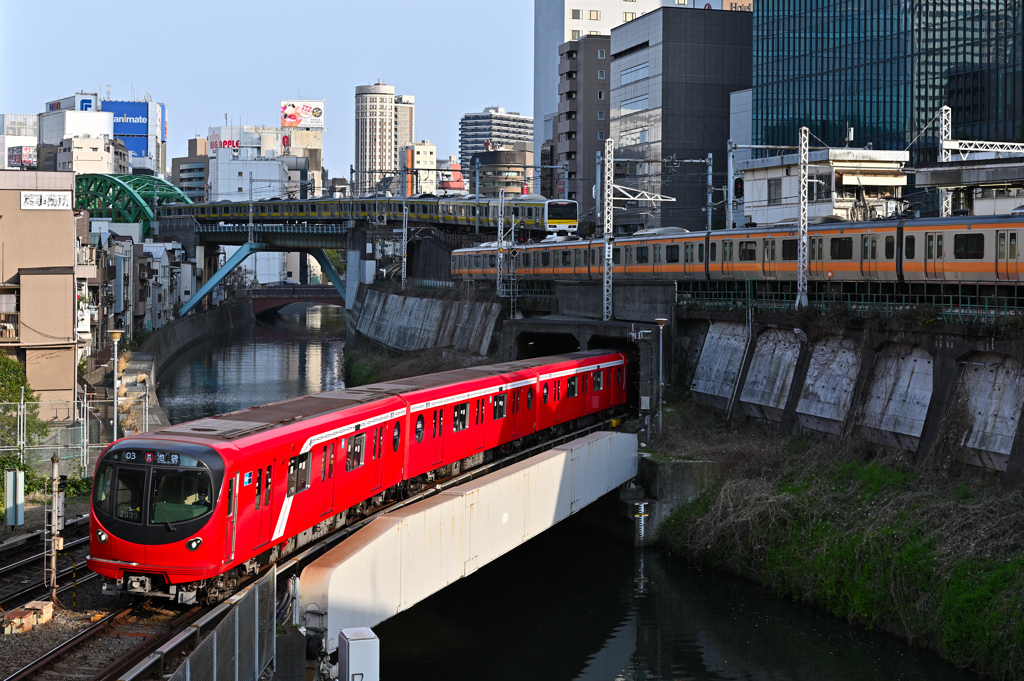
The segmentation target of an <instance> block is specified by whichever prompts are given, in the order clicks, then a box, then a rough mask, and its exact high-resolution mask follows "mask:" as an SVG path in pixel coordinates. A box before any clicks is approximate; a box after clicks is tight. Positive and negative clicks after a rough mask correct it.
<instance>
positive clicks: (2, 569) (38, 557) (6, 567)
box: [0, 537, 89, 575]
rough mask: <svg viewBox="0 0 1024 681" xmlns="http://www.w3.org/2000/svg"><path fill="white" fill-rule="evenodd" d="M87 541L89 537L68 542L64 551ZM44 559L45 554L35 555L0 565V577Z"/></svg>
mask: <svg viewBox="0 0 1024 681" xmlns="http://www.w3.org/2000/svg"><path fill="white" fill-rule="evenodd" d="M87 541H89V537H82V538H81V539H76V540H74V541H72V542H68V543H67V544H65V545H64V548H65V549H70V548H72V547H73V546H79V545H80V544H84V543H85V542H87ZM45 557H46V554H45V553H37V554H36V555H34V556H30V557H28V558H25V559H24V560H19V561H18V562H17V563H11V564H10V565H0V575H2V574H4V573H5V572H10V571H11V570H17V569H18V568H20V567H23V566H25V565H29V564H31V563H33V562H34V561H37V560H41V559H43V558H45Z"/></svg>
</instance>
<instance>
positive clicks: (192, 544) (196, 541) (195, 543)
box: [185, 537, 203, 551]
mask: <svg viewBox="0 0 1024 681" xmlns="http://www.w3.org/2000/svg"><path fill="white" fill-rule="evenodd" d="M202 543H203V540H202V539H200V538H199V537H193V538H192V539H189V540H188V541H187V542H185V548H186V549H188V550H189V551H195V550H196V549H198V548H199V546H200V545H201V544H202Z"/></svg>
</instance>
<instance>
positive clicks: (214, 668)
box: [170, 567, 277, 681]
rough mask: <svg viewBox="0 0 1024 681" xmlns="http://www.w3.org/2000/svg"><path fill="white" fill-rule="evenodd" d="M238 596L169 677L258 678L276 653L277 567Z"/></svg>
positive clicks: (209, 680) (188, 680) (192, 680)
mask: <svg viewBox="0 0 1024 681" xmlns="http://www.w3.org/2000/svg"><path fill="white" fill-rule="evenodd" d="M240 596H241V597H240V598H239V597H238V596H235V597H232V599H229V601H228V602H229V603H230V602H231V600H233V599H236V598H237V600H236V601H235V602H234V607H233V608H232V610H231V612H229V613H228V614H227V616H225V617H224V619H223V620H221V622H220V624H218V625H217V628H216V629H214V630H213V631H212V632H211V633H210V635H209V636H207V637H206V638H205V639H203V642H202V643H200V644H199V645H198V646H197V647H196V649H195V650H193V651H192V653H191V654H190V655H189V656H188V657H187V658H185V662H184V663H182V665H181V666H180V667H178V670H177V671H176V672H174V674H173V675H172V676H171V677H170V681H256V679H258V678H259V677H260V674H262V673H263V671H264V670H265V669H266V668H267V667H268V666H269V665H270V663H271V662H273V661H274V658H275V656H276V655H277V640H276V638H275V636H276V629H277V618H276V617H275V613H276V609H277V608H276V604H277V570H276V568H274V567H271V568H270V570H269V571H268V572H267V574H266V575H264V576H263V577H261V578H260V579H259V581H257V582H256V583H255V584H253V585H252V586H250V587H247V589H246V591H245V592H244V593H243V594H241V595H240Z"/></svg>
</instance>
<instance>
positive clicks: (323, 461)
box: [320, 445, 327, 482]
mask: <svg viewBox="0 0 1024 681" xmlns="http://www.w3.org/2000/svg"><path fill="white" fill-rule="evenodd" d="M321 454H322V456H321V457H320V482H323V481H324V480H326V479H327V445H324V447H323V452H321Z"/></svg>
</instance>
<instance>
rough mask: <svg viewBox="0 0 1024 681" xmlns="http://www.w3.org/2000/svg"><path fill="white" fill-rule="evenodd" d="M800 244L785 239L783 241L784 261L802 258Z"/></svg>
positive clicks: (793, 240) (794, 240)
mask: <svg viewBox="0 0 1024 681" xmlns="http://www.w3.org/2000/svg"><path fill="white" fill-rule="evenodd" d="M799 251H800V242H799V241H797V240H796V239H783V240H782V259H783V260H796V259H797V258H798V257H800V253H799Z"/></svg>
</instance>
